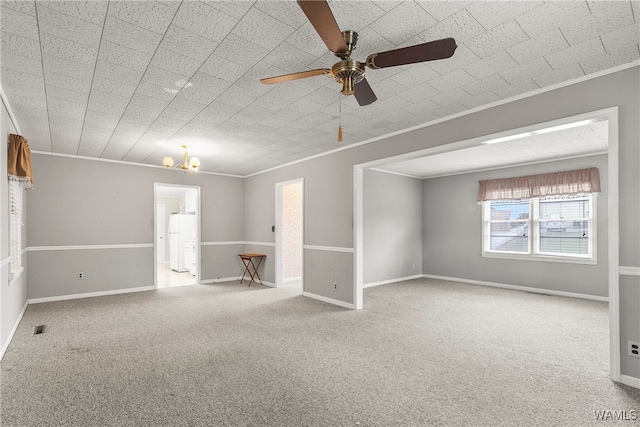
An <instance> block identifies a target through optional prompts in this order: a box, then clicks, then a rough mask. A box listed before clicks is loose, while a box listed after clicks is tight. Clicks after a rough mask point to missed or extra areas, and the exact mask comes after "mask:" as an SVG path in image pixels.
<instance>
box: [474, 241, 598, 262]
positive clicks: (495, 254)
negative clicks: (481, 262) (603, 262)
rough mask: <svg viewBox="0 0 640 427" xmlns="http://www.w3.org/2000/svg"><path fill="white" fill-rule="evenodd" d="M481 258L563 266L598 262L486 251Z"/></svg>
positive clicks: (584, 259)
mask: <svg viewBox="0 0 640 427" xmlns="http://www.w3.org/2000/svg"><path fill="white" fill-rule="evenodd" d="M483 234H484V233H483ZM594 247H595V245H594ZM482 258H500V259H517V260H520V261H542V262H562V263H565V264H585V265H598V260H597V259H595V258H579V257H577V256H576V257H572V256H569V255H568V256H566V257H563V256H553V255H538V254H525V253H522V254H520V253H517V252H498V251H491V252H489V251H486V252H482Z"/></svg>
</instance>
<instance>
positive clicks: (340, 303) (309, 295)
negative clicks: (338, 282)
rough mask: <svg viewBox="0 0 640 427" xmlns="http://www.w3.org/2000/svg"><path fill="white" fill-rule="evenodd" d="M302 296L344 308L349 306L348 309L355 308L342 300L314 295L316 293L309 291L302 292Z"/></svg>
mask: <svg viewBox="0 0 640 427" xmlns="http://www.w3.org/2000/svg"><path fill="white" fill-rule="evenodd" d="M302 296H304V297H307V298H311V299H316V300H318V301H322V302H326V303H328V304H333V305H337V306H340V307H344V308H350V309H354V308H356V307H355V306H354V305H353V304H351V303H348V302H344V301H339V300H337V299H332V298H327V297H323V296H322V295H316V294H312V293H310V292H303V293H302Z"/></svg>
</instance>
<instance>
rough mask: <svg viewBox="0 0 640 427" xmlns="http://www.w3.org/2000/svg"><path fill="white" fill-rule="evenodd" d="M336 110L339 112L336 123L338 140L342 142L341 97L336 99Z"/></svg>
mask: <svg viewBox="0 0 640 427" xmlns="http://www.w3.org/2000/svg"><path fill="white" fill-rule="evenodd" d="M338 111H339V113H340V123H339V125H338V142H342V99H340V101H338Z"/></svg>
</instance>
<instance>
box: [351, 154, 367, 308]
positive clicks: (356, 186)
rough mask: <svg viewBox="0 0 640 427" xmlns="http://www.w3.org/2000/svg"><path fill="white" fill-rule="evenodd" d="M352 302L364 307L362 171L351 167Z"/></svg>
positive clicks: (358, 306) (356, 305) (356, 167)
mask: <svg viewBox="0 0 640 427" xmlns="http://www.w3.org/2000/svg"><path fill="white" fill-rule="evenodd" d="M353 244H354V248H353V249H354V251H353V266H354V268H353V302H354V305H355V308H356V310H362V308H363V306H364V169H363V168H360V167H358V166H357V165H354V166H353Z"/></svg>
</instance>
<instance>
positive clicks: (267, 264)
mask: <svg viewBox="0 0 640 427" xmlns="http://www.w3.org/2000/svg"><path fill="white" fill-rule="evenodd" d="M243 253H245V254H264V255H266V258H264V259H263V260H262V263H261V264H260V268H258V274H259V275H260V278H261V279H262V280H263V281H265V282H269V283H272V284H275V283H276V270H275V261H274V260H275V257H276V248H275V246H271V245H257V244H250V243H248V244H245V245H244V250H243ZM236 258H237V259H238V262H239V263H240V266H241V270H240V275H242V272H243V271H244V265H243V264H242V261H240V258H238V257H237V256H236ZM253 262H254V264H255V263H257V262H258V260H257V259H254V260H253Z"/></svg>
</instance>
